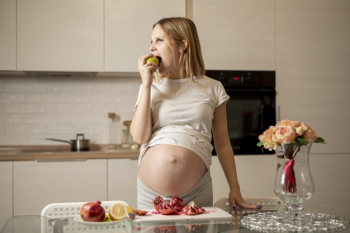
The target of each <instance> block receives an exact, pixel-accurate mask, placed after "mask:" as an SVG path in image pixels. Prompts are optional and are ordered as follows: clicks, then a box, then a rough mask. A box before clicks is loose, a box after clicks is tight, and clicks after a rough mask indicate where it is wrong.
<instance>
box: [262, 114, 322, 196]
mask: <svg viewBox="0 0 350 233" xmlns="http://www.w3.org/2000/svg"><path fill="white" fill-rule="evenodd" d="M258 138H259V142H258V143H257V144H256V145H257V146H259V147H260V146H263V147H264V148H265V149H268V150H270V151H272V150H276V149H277V147H278V146H280V147H281V150H282V151H283V154H284V157H285V158H286V161H287V162H286V163H285V164H284V167H283V170H284V173H285V176H284V181H285V182H284V185H285V190H286V192H290V193H295V192H296V181H295V175H294V170H293V166H294V157H295V156H296V155H297V154H298V152H299V151H300V147H301V146H306V145H307V144H308V143H310V142H315V143H324V140H323V139H322V138H321V137H317V133H316V132H315V131H314V130H313V129H312V128H311V126H309V125H307V124H304V123H302V122H299V121H290V120H288V119H287V120H283V121H279V122H278V124H277V125H275V126H270V127H269V128H268V129H267V130H265V132H264V133H263V134H261V135H259V137H258Z"/></svg>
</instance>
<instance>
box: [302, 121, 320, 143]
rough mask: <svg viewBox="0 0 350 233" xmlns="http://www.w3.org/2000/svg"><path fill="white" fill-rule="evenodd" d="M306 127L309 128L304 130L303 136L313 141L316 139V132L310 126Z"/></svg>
mask: <svg viewBox="0 0 350 233" xmlns="http://www.w3.org/2000/svg"><path fill="white" fill-rule="evenodd" d="M307 127H308V128H309V129H308V130H306V131H305V133H304V135H303V138H304V139H307V140H309V141H313V142H314V141H315V140H316V139H317V133H316V132H315V131H314V130H313V129H312V128H311V127H310V126H308V125H307Z"/></svg>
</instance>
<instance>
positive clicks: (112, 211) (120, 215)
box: [108, 202, 128, 221]
mask: <svg viewBox="0 0 350 233" xmlns="http://www.w3.org/2000/svg"><path fill="white" fill-rule="evenodd" d="M108 213H109V217H110V218H111V219H112V220H114V221H116V220H122V219H124V218H125V217H126V215H127V214H128V210H127V208H126V205H125V204H124V203H123V202H115V203H113V204H112V205H110V206H109V208H108Z"/></svg>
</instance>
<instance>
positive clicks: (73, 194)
mask: <svg viewBox="0 0 350 233" xmlns="http://www.w3.org/2000/svg"><path fill="white" fill-rule="evenodd" d="M13 172H14V179H13V180H14V215H15V216H19V215H32V214H36V215H37V214H40V213H41V211H42V209H43V208H44V207H45V206H46V205H48V204H50V203H56V202H90V201H96V200H100V201H103V200H107V160H106V159H97V160H86V161H85V160H84V161H67V162H65V161H52V162H36V161H17V162H14V171H13Z"/></svg>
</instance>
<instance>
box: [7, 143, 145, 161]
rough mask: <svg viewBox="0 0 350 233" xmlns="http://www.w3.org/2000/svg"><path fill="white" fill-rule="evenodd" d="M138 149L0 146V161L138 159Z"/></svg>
mask: <svg viewBox="0 0 350 233" xmlns="http://www.w3.org/2000/svg"><path fill="white" fill-rule="evenodd" d="M139 151H140V150H139V148H137V149H130V148H128V149H124V148H121V147H119V148H116V149H108V148H107V145H96V144H93V145H90V151H80V152H72V151H70V146H66V145H64V146H61V145H37V146H32V145H30V146H29V145H23V146H0V161H30V160H77V159H79V160H80V159H120V158H129V159H137V158H138V156H139Z"/></svg>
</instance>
